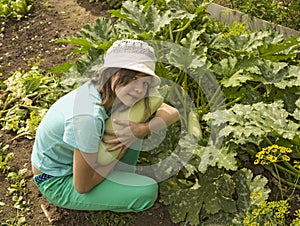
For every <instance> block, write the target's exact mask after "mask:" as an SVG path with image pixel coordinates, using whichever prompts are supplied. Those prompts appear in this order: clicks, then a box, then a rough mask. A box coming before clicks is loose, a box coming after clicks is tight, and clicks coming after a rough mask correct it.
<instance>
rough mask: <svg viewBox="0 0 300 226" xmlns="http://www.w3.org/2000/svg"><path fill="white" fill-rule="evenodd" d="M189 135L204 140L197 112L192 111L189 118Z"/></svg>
mask: <svg viewBox="0 0 300 226" xmlns="http://www.w3.org/2000/svg"><path fill="white" fill-rule="evenodd" d="M188 133H189V134H191V135H194V136H195V137H200V138H202V131H201V128H200V124H199V119H198V115H197V113H196V112H195V111H190V113H189V118H188Z"/></svg>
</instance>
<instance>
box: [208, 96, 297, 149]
mask: <svg viewBox="0 0 300 226" xmlns="http://www.w3.org/2000/svg"><path fill="white" fill-rule="evenodd" d="M289 116H290V114H289V113H288V112H287V111H286V110H284V108H283V103H282V101H277V102H273V103H270V104H266V103H262V102H259V103H256V104H253V105H243V104H236V105H234V106H233V107H232V108H231V109H228V110H220V111H216V112H212V113H209V114H207V115H206V116H204V119H206V120H209V119H210V118H213V119H214V120H213V122H212V123H213V124H212V126H214V125H219V124H222V123H227V125H226V126H225V127H224V128H223V129H221V130H220V132H219V134H218V136H219V137H225V140H226V141H227V142H228V141H229V142H234V143H236V144H246V143H247V142H252V143H255V144H259V143H260V142H261V141H262V140H263V139H264V138H265V137H266V136H268V135H274V136H279V137H282V138H284V139H287V140H293V139H294V138H295V137H296V136H299V134H298V132H297V130H298V129H299V126H300V125H299V124H297V123H295V122H293V121H292V120H289Z"/></svg>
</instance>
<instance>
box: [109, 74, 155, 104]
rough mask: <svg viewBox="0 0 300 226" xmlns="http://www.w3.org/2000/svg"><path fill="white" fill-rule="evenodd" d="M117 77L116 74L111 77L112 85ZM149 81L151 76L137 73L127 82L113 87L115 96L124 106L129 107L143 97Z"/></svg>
mask: <svg viewBox="0 0 300 226" xmlns="http://www.w3.org/2000/svg"><path fill="white" fill-rule="evenodd" d="M117 78H118V75H116V76H114V78H112V86H113V85H114V82H115V81H116V79H117ZM151 81H152V77H151V76H148V75H145V74H138V75H136V76H135V77H133V79H132V81H130V82H129V83H128V84H126V85H123V86H117V87H116V89H115V93H116V96H117V98H118V100H119V101H121V102H122V103H123V104H124V105H125V106H127V107H131V106H133V105H134V104H135V103H136V102H138V101H139V100H141V99H143V98H144V97H145V95H146V93H147V91H148V89H149V86H150V84H151Z"/></svg>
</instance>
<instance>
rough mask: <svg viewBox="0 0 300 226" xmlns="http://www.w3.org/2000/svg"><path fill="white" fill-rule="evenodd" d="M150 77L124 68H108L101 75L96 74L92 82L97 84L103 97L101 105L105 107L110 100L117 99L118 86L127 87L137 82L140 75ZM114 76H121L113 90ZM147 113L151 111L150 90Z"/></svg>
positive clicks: (145, 100)
mask: <svg viewBox="0 0 300 226" xmlns="http://www.w3.org/2000/svg"><path fill="white" fill-rule="evenodd" d="M141 74H142V75H144V76H148V75H146V74H144V73H141V72H139V71H133V70H129V69H124V68H107V69H106V70H104V71H103V72H102V73H101V74H99V73H96V76H95V78H93V79H92V82H93V83H94V84H97V89H98V92H99V93H100V94H101V97H102V103H100V105H102V106H103V105H105V104H106V103H107V102H109V101H110V100H112V99H114V98H116V92H115V89H116V88H117V87H118V86H125V85H127V84H128V83H130V82H131V81H133V80H135V79H136V77H137V76H139V75H141ZM114 75H119V77H118V79H117V80H116V81H115V84H114V87H113V89H112V87H111V79H112V77H113V76H114ZM144 103H145V108H146V111H145V112H149V110H150V103H149V88H148V90H147V92H146V95H145V98H144Z"/></svg>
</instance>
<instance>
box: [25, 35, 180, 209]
mask: <svg viewBox="0 0 300 226" xmlns="http://www.w3.org/2000/svg"><path fill="white" fill-rule="evenodd" d="M155 63H156V58H155V54H154V50H153V48H152V47H150V46H149V45H148V44H147V43H146V42H143V41H138V40H118V41H116V42H115V43H114V44H113V45H112V46H111V47H110V48H109V49H108V51H107V53H106V55H105V58H104V64H103V66H102V67H101V68H100V69H99V70H98V72H97V73H96V77H95V78H94V79H92V80H91V81H89V82H86V83H85V84H84V85H82V86H81V87H79V88H77V89H76V90H74V91H72V92H70V93H69V94H67V95H65V96H64V97H62V98H60V99H59V100H58V101H57V102H56V103H54V104H53V106H51V108H50V109H49V110H48V112H47V114H46V115H45V117H44V118H43V120H42V122H41V123H40V125H39V127H38V129H37V132H36V137H35V142H34V145H33V151H32V157H31V162H32V170H33V174H34V182H35V184H36V185H37V187H38V188H39V190H40V191H41V193H42V194H43V195H44V196H45V197H46V198H47V199H48V200H49V201H50V202H52V203H53V204H54V205H56V206H60V207H63V208H68V209H76V210H111V211H116V212H130V211H134V212H138V211H143V210H146V209H148V208H150V207H151V206H152V205H153V204H154V202H155V200H156V198H157V190H158V188H157V183H156V182H155V181H154V180H153V179H152V178H149V177H146V176H143V175H139V174H136V173H135V172H134V170H133V168H134V166H135V165H136V162H137V159H138V156H139V151H136V150H134V147H135V146H138V145H137V144H138V142H139V141H138V139H141V138H143V137H145V136H146V135H148V134H150V133H151V131H153V130H159V129H162V128H165V127H167V126H169V125H170V124H172V123H174V122H176V121H178V120H179V114H178V111H177V110H176V109H175V108H173V107H171V106H170V105H167V104H165V103H163V104H162V105H161V106H160V107H159V108H158V110H157V111H156V113H155V115H154V117H153V118H152V119H151V120H150V121H149V122H146V123H134V122H131V121H126V120H118V119H117V120H115V121H114V122H115V123H117V124H119V125H122V126H123V129H121V130H118V131H104V126H105V120H106V119H107V118H108V117H109V115H110V114H111V112H112V111H114V110H115V109H116V108H118V107H131V106H132V105H133V104H135V103H136V102H137V101H139V100H141V99H144V101H145V106H148V105H149V103H148V98H147V95H148V93H149V89H151V88H152V87H155V86H157V85H159V84H160V79H159V77H158V76H157V75H156V74H155V72H154V71H155ZM104 132H105V133H107V134H110V135H114V136H116V138H114V139H111V140H103V142H105V143H108V144H113V146H112V147H111V148H109V149H108V150H107V151H114V150H116V149H119V148H122V149H121V152H120V154H119V155H118V157H117V159H116V160H114V161H113V162H111V163H110V164H108V165H105V166H102V165H99V164H97V161H96V160H97V152H98V148H99V144H100V142H101V141H102V137H103V134H104ZM135 149H136V148H135ZM118 162H122V165H124V164H125V165H127V166H128V165H129V166H133V167H125V169H124V168H121V167H118V166H119V164H120V163H119V164H118Z"/></svg>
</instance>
